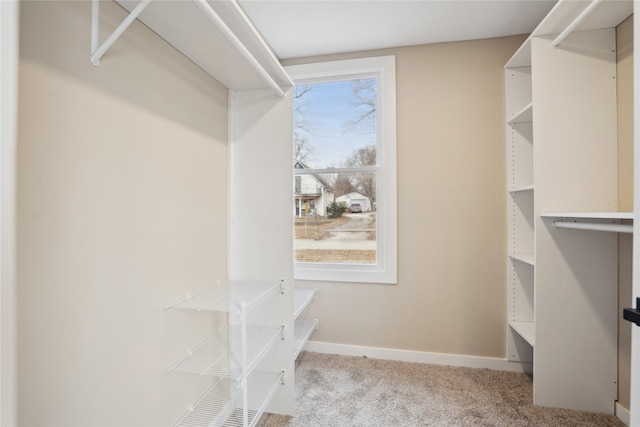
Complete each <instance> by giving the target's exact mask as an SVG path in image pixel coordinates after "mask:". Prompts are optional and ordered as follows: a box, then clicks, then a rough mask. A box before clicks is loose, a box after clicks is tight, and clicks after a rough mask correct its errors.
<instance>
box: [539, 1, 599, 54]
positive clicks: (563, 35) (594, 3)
mask: <svg viewBox="0 0 640 427" xmlns="http://www.w3.org/2000/svg"><path fill="white" fill-rule="evenodd" d="M600 3H602V0H593V1H592V2H591V4H590V5H589V6H587V7H586V8H585V9H584V10H583V11H582V12H581V13H580V14H579V15H578V16H576V18H575V19H574V20H573V21H571V23H570V24H569V25H567V28H565V29H564V30H563V31H562V32H561V33H560V34H558V37H556V38H555V39H554V40H553V41H552V42H551V46H552V47H557V46H558V45H559V44H560V43H562V41H563V40H564V39H565V38H566V37H567V36H568V35H569V34H571V32H572V31H573V30H574V29H575V28H576V27H577V26H578V25H580V23H581V22H582V21H584V19H585V18H586V17H587V16H589V15H590V14H591V12H593V9H595V8H596V7H598V5H599V4H600Z"/></svg>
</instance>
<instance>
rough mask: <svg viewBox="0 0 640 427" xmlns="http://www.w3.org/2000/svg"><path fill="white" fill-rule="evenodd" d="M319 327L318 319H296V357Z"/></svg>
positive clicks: (295, 357)
mask: <svg viewBox="0 0 640 427" xmlns="http://www.w3.org/2000/svg"><path fill="white" fill-rule="evenodd" d="M317 327H318V320H317V319H315V320H296V340H295V342H296V345H295V353H294V357H293V358H294V359H297V358H298V355H299V354H300V352H301V351H302V349H303V348H304V346H305V344H306V343H307V341H309V338H310V337H311V334H313V331H315V330H316V328H317Z"/></svg>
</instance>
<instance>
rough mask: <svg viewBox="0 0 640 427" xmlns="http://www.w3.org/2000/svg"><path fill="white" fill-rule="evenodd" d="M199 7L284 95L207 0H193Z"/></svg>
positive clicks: (278, 93)
mask: <svg viewBox="0 0 640 427" xmlns="http://www.w3.org/2000/svg"><path fill="white" fill-rule="evenodd" d="M193 2H194V3H195V4H196V6H198V8H199V9H200V10H201V11H202V13H204V14H205V15H206V17H207V18H209V20H210V21H211V22H212V23H213V24H214V25H215V26H216V27H218V29H219V30H220V31H221V32H222V34H223V35H224V36H225V37H226V38H227V40H229V42H231V44H232V45H233V46H234V47H235V48H236V49H238V51H239V52H240V54H241V55H242V56H243V57H244V59H246V60H247V62H249V64H251V66H252V67H253V68H254V69H255V70H256V71H257V72H258V74H260V76H261V77H262V79H263V80H264V81H265V82H266V83H267V84H268V85H269V86H271V88H272V89H273V90H274V91H275V92H276V94H277V95H278V96H279V97H283V96H284V91H283V90H282V88H281V87H280V86H279V85H278V83H276V82H275V80H273V79H272V78H271V76H270V75H269V73H267V71H266V70H265V69H264V67H263V66H262V65H260V63H259V62H258V60H257V59H256V58H255V57H254V56H253V55H252V54H251V52H249V49H247V48H246V46H245V45H244V44H242V42H241V41H240V39H238V37H236V35H235V34H234V33H233V31H231V30H230V29H229V27H227V24H225V23H224V21H223V20H222V19H221V18H220V17H219V16H218V14H217V13H216V12H215V11H214V10H213V9H212V8H211V6H209V4H207V2H206V0H193Z"/></svg>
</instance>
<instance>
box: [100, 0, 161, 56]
mask: <svg viewBox="0 0 640 427" xmlns="http://www.w3.org/2000/svg"><path fill="white" fill-rule="evenodd" d="M99 3H100V0H93V1H92V12H91V20H92V23H91V27H92V28H91V63H92V64H93V65H100V58H102V55H104V54H105V52H106V51H107V50H109V48H110V47H111V46H112V45H113V43H115V41H116V40H118V38H119V37H120V36H121V35H122V33H124V32H125V30H126V29H127V28H129V25H131V23H132V22H133V21H135V20H136V18H137V17H138V16H139V15H140V14H141V13H142V11H143V10H144V9H145V8H146V7H147V6H148V5H149V3H151V0H141V1H140V3H138V5H137V6H136V7H135V9H133V10H132V11H131V13H130V14H129V15H128V16H127V17H126V18H125V19H124V21H122V23H121V24H120V25H119V26H118V28H116V29H115V31H114V32H113V33H111V35H110V36H109V37H108V38H107V40H106V41H105V42H104V43H102V46H100V47H97V46H98V24H99V11H98V9H99V7H100V4H99Z"/></svg>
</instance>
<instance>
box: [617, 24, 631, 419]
mask: <svg viewBox="0 0 640 427" xmlns="http://www.w3.org/2000/svg"><path fill="white" fill-rule="evenodd" d="M616 44H617V46H616V50H617V55H618V63H617V80H616V81H617V83H618V91H617V96H618V210H620V211H627V212H628V211H633V17H629V18H627V19H626V20H625V21H624V22H623V23H621V24H620V25H619V26H618V28H617V32H616ZM632 246H633V236H632V235H630V234H620V236H619V263H620V267H619V270H620V272H619V293H618V300H619V310H618V312H619V313H620V319H619V322H618V402H619V403H620V404H621V405H622V406H624V407H625V408H629V402H630V396H629V390H630V382H629V378H630V358H631V323H629V322H627V321H625V320H623V319H622V308H623V307H631V306H632V300H633V298H632V292H631V288H632V283H631V271H632Z"/></svg>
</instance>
